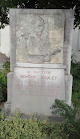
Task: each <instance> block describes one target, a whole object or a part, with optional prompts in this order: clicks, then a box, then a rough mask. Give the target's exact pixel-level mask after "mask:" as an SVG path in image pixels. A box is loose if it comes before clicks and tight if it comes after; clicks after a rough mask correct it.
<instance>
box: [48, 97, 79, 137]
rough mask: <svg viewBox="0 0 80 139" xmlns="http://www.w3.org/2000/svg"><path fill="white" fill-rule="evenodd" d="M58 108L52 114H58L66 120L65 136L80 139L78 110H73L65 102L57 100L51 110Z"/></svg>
mask: <svg viewBox="0 0 80 139" xmlns="http://www.w3.org/2000/svg"><path fill="white" fill-rule="evenodd" d="M54 108H56V110H55V111H52V112H51V113H52V114H55V113H58V114H59V115H60V116H62V117H63V118H64V119H65V124H64V130H63V132H64V133H65V135H69V138H70V139H75V138H76V139H80V119H79V120H76V114H77V113H78V110H77V108H74V109H72V108H71V107H70V106H69V105H68V104H66V103H65V102H64V101H63V100H58V99H56V100H55V103H54V104H53V105H52V107H50V109H54Z"/></svg>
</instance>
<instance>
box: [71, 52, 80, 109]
mask: <svg viewBox="0 0 80 139" xmlns="http://www.w3.org/2000/svg"><path fill="white" fill-rule="evenodd" d="M71 74H72V76H73V86H72V102H73V105H74V107H78V108H79V107H80V62H77V61H76V60H75V54H73V55H72V60H71Z"/></svg>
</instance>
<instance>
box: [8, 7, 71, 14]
mask: <svg viewBox="0 0 80 139" xmlns="http://www.w3.org/2000/svg"><path fill="white" fill-rule="evenodd" d="M9 12H10V13H12V14H14V13H16V14H56V13H59V14H72V15H73V14H74V10H72V9H71V10H70V9H22V8H20V9H17V8H10V9H9Z"/></svg>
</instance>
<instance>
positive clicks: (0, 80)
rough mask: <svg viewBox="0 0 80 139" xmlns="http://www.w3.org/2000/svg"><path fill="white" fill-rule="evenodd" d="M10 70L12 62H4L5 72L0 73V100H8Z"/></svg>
mask: <svg viewBox="0 0 80 139" xmlns="http://www.w3.org/2000/svg"><path fill="white" fill-rule="evenodd" d="M8 72H10V62H9V61H7V59H6V62H4V64H3V72H2V73H0V102H2V101H6V100H7V74H8Z"/></svg>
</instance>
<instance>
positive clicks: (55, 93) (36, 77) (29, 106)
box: [11, 67, 65, 115]
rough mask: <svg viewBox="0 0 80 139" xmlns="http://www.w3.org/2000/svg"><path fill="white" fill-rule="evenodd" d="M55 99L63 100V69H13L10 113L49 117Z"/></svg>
mask: <svg viewBox="0 0 80 139" xmlns="http://www.w3.org/2000/svg"><path fill="white" fill-rule="evenodd" d="M55 98H58V99H60V100H61V99H63V100H65V77H64V69H59V68H58V69H56V68H55V69H51V68H50V69H49V68H47V69H46V68H39V67H37V68H34V67H33V68H26V67H25V68H23V67H15V68H14V77H13V92H12V104H11V112H12V113H14V110H15V108H19V109H20V111H21V112H22V113H24V114H30V113H35V112H37V114H43V115H51V110H50V107H51V106H52V104H53V103H54V102H55Z"/></svg>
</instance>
